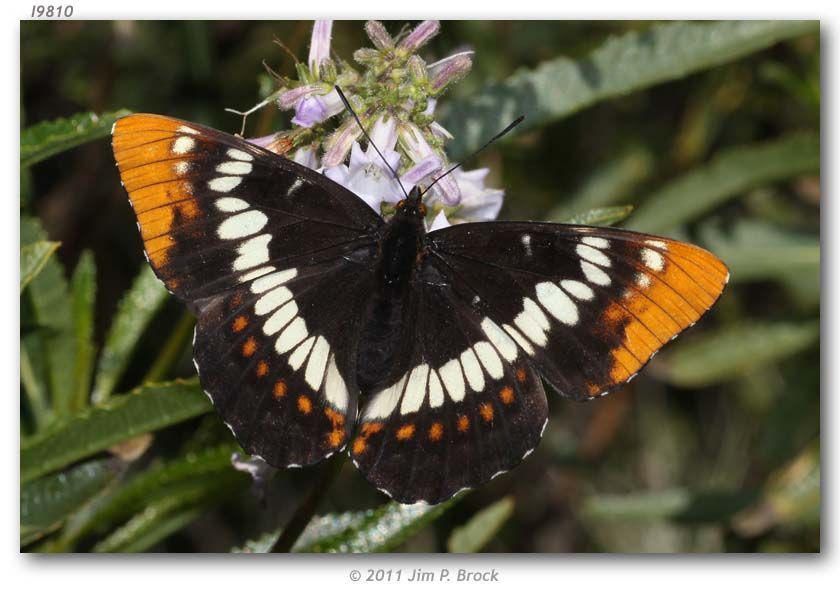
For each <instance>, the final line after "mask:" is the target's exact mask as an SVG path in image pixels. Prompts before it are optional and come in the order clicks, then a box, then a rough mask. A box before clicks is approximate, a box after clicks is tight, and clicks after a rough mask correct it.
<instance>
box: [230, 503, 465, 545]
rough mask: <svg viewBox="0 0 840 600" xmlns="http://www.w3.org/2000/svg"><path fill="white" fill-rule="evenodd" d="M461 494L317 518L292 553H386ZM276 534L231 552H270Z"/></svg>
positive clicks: (432, 519)
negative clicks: (434, 501)
mask: <svg viewBox="0 0 840 600" xmlns="http://www.w3.org/2000/svg"><path fill="white" fill-rule="evenodd" d="M462 497H463V494H459V495H457V496H455V497H454V498H450V499H449V500H447V501H446V502H442V503H441V504H436V505H434V506H430V505H428V504H422V503H420V504H400V503H398V502H388V503H387V504H383V505H382V506H380V507H378V508H372V509H369V510H366V511H359V512H344V513H330V514H328V515H324V516H322V517H317V518H315V519H312V521H310V523H309V524H308V525H307V526H306V529H305V530H304V531H303V533H302V534H301V536H300V537H299V538H298V539H297V541H296V542H295V545H294V546H293V547H292V552H330V553H368V552H390V551H392V550H394V549H395V548H397V547H398V546H399V545H400V544H402V543H403V542H405V541H406V540H407V539H408V538H409V537H411V536H412V535H414V534H415V533H417V532H418V531H420V530H421V529H423V528H424V527H425V526H427V525H429V524H430V523H432V522H434V521H435V520H436V519H437V518H438V517H440V516H441V515H442V514H443V513H444V512H446V510H448V509H449V508H450V507H451V506H452V505H453V504H455V503H456V502H458V501H459V500H460V499H461V498H462ZM279 537H280V531H273V532H268V533H265V534H263V535H262V536H260V537H259V538H258V539H256V540H250V541H248V542H246V543H245V544H244V545H243V546H242V547H241V548H234V549H233V550H232V552H247V553H264V552H271V549H272V548H273V547H274V544H275V543H276V542H277V539H278V538H279Z"/></svg>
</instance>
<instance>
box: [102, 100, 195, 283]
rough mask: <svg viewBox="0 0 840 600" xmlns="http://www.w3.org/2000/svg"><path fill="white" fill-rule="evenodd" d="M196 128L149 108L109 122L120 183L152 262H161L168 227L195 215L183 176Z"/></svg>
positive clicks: (166, 248) (169, 240) (159, 264)
mask: <svg viewBox="0 0 840 600" xmlns="http://www.w3.org/2000/svg"><path fill="white" fill-rule="evenodd" d="M199 133H200V132H199V131H198V130H197V129H196V128H195V127H193V126H192V125H191V124H189V123H187V122H185V121H181V120H178V119H173V118H170V117H163V116H160V115H151V114H143V113H140V114H133V115H129V116H127V117H123V118H121V119H119V120H117V121H116V122H115V123H114V127H113V148H114V157H115V158H116V160H117V167H118V169H119V171H120V178H121V181H122V184H123V187H124V188H125V189H126V191H127V192H128V196H129V201H130V202H131V206H132V208H133V209H134V212H135V215H136V216H137V223H138V225H139V227H140V233H141V235H142V237H143V242H144V246H145V250H146V255H147V256H148V258H149V262H151V263H152V266H154V267H157V268H158V269H160V268H162V267H163V266H165V264H166V262H167V260H168V254H169V248H171V247H172V246H173V244H174V240H173V239H172V237H171V233H172V231H173V229H175V228H177V227H179V226H180V225H183V224H185V223H187V222H189V221H192V220H194V219H196V218H197V217H199V216H200V214H201V211H200V209H199V206H198V203H197V202H196V200H195V197H194V196H193V189H192V185H191V183H190V181H189V172H190V159H191V157H192V156H193V154H192V152H193V150H194V149H195V147H196V145H197V142H196V137H195V136H197V135H198V134H199Z"/></svg>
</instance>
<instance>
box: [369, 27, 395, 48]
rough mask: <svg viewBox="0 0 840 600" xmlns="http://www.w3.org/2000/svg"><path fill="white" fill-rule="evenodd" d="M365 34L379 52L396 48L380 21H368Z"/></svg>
mask: <svg viewBox="0 0 840 600" xmlns="http://www.w3.org/2000/svg"><path fill="white" fill-rule="evenodd" d="M365 32H366V33H367V35H368V37H369V38H370V41H371V42H373V45H374V46H376V48H377V50H387V49H389V48H393V47H394V40H393V38H392V37H391V34H389V33H388V30H387V29H385V26H384V25H383V24H382V23H380V22H379V21H368V22H367V23H365Z"/></svg>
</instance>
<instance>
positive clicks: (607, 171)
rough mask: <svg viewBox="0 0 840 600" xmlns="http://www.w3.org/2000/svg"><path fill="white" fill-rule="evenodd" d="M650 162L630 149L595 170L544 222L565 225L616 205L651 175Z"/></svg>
mask: <svg viewBox="0 0 840 600" xmlns="http://www.w3.org/2000/svg"><path fill="white" fill-rule="evenodd" d="M653 167H654V160H653V156H652V155H651V153H650V151H648V150H647V149H646V148H640V147H633V148H630V149H629V150H627V151H626V152H624V153H622V154H621V155H619V156H618V157H616V158H614V159H612V160H610V161H609V162H607V163H606V164H605V165H603V166H601V167H600V168H598V169H597V170H596V171H595V172H594V173H593V174H592V175H590V176H589V178H588V179H587V180H586V181H585V182H584V183H583V185H581V186H580V188H579V189H578V190H577V191H576V192H575V193H574V194H573V195H572V196H570V197H569V198H567V199H564V200H562V201H560V202H559V203H558V206H557V207H556V208H555V209H553V210H552V211H551V212H550V213H549V214H548V216H547V218H546V220H547V221H557V222H560V223H566V222H568V219H569V218H572V217H574V215H579V214H581V213H584V212H587V211H589V210H591V209H593V208H601V207H603V206H609V205H612V204H618V203H619V202H620V201H621V200H622V199H624V198H626V197H627V196H628V195H629V193H630V192H631V191H632V190H633V189H634V188H635V187H636V186H638V185H639V184H640V183H641V182H642V181H644V180H645V179H647V178H648V177H650V175H651V174H652V173H653Z"/></svg>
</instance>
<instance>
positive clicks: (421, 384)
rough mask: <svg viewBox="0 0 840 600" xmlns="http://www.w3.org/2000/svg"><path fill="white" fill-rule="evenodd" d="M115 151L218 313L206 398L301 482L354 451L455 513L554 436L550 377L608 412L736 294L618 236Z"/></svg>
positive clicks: (147, 124)
mask: <svg viewBox="0 0 840 600" xmlns="http://www.w3.org/2000/svg"><path fill="white" fill-rule="evenodd" d="M113 150H114V155H115V158H116V161H117V166H118V168H119V171H120V175H121V179H122V183H123V186H124V187H125V189H126V190H127V192H128V196H129V199H130V202H131V205H132V207H133V209H134V212H135V214H136V217H137V223H138V228H139V230H140V234H141V236H142V239H143V245H144V248H145V255H146V258H147V260H148V261H149V263H150V264H151V267H152V269H153V270H154V272H155V273H156V274H157V276H158V277H159V278H160V279H161V280H162V281H163V283H164V284H165V285H166V287H167V288H168V289H169V291H170V292H171V293H172V294H174V295H175V296H176V297H177V298H179V299H180V300H182V301H184V302H185V303H186V304H187V305H188V306H189V308H190V309H191V310H192V311H193V312H194V313H195V314H196V315H197V324H196V330H195V338H194V344H193V346H194V363H195V367H196V369H197V371H198V374H199V379H200V382H201V386H202V387H203V389H204V390H205V392H206V393H207V395H208V396H209V397H210V399H211V401H212V402H213V404H214V406H215V409H216V411H218V413H219V415H220V416H221V418H222V419H223V420H224V422H225V423H226V424H227V425H228V426H229V428H230V430H231V431H232V432H233V435H234V436H235V437H236V439H237V441H238V442H239V444H240V445H241V446H242V447H243V448H244V449H245V450H246V451H247V452H249V453H250V454H252V455H254V456H260V457H262V458H263V459H264V460H265V461H266V462H267V463H268V464H270V465H272V466H274V467H278V468H282V467H293V466H303V465H311V464H314V463H317V462H319V461H322V460H324V459H325V458H327V457H329V456H331V455H332V454H334V453H336V452H339V451H342V450H346V451H347V452H348V454H349V456H350V458H351V459H352V461H353V463H354V464H355V465H356V466H357V468H358V469H359V471H360V472H361V473H362V474H363V476H364V477H365V478H366V479H367V480H368V481H370V482H371V483H372V484H373V485H375V486H376V487H377V488H378V489H380V490H381V491H383V492H385V493H386V494H388V495H389V496H391V497H393V498H394V499H396V500H398V501H400V502H404V503H413V502H417V501H425V502H428V503H438V502H442V501H444V500H446V499H448V498H449V497H451V496H452V495H454V494H455V493H457V492H458V491H460V490H461V489H464V488H471V487H476V486H478V485H480V484H482V483H484V482H486V481H488V480H490V479H492V478H493V477H495V476H496V475H498V474H500V473H503V472H505V471H508V470H510V469H512V468H513V467H515V466H516V465H517V464H518V463H520V462H521V461H522V460H523V459H524V458H525V457H527V456H528V455H529V454H530V453H531V452H532V451H533V450H534V449H535V447H536V446H537V444H538V443H539V440H540V438H541V436H542V433H543V430H544V429H545V426H546V424H547V422H548V406H547V403H546V395H545V391H544V388H543V384H542V380H545V381H546V382H548V384H549V385H550V386H551V387H552V388H554V389H555V390H556V391H557V392H558V393H559V394H560V395H561V396H564V397H568V398H574V399H588V398H593V397H596V396H602V395H604V394H606V393H608V392H610V391H611V390H613V389H615V388H616V387H618V386H620V385H621V384H623V383H626V382H628V381H630V380H631V379H632V378H633V377H634V376H635V375H636V374H637V373H638V372H639V370H640V369H641V368H642V367H643V366H644V365H645V364H646V363H647V362H648V361H649V360H650V359H651V358H652V357H653V355H654V354H656V352H657V351H658V350H659V349H660V348H661V347H662V346H663V345H664V344H666V343H668V342H669V341H670V340H672V339H674V337H676V336H677V335H678V334H679V333H680V332H681V331H683V330H684V329H686V328H688V327H690V326H692V325H693V324H694V323H695V322H696V321H697V320H698V319H699V318H700V317H701V316H702V315H703V314H704V313H705V312H706V311H707V310H709V308H710V307H711V306H712V305H713V304H714V303H715V302H716V300H717V299H718V297H719V296H720V295H721V293H722V292H723V289H724V286H725V285H726V283H727V282H728V279H729V273H728V271H727V268H726V267H725V265H724V264H723V263H722V262H721V261H720V260H718V259H717V258H716V257H715V256H713V255H712V254H711V253H709V252H707V251H706V250H703V249H701V248H698V247H696V246H693V245H690V244H687V243H683V242H679V241H675V240H671V239H667V238H663V237H657V236H652V235H644V234H641V233H634V232H630V231H624V230H620V229H613V228H600V227H587V226H577V225H563V224H556V223H539V222H500V221H497V222H480V223H465V224H458V225H453V226H450V227H446V228H443V229H439V230H435V231H432V232H427V231H426V228H425V225H424V217H425V211H426V208H425V206H424V204H423V201H422V193H421V192H420V190H419V189H417V188H415V189H413V190H411V191H410V192H409V193H408V194H407V196H406V198H404V199H403V200H402V201H400V202H399V203H398V204H397V205H396V211H395V214H394V216H393V217H392V218H391V219H390V220H388V221H387V222H386V221H385V220H383V218H382V217H381V216H380V215H379V214H378V213H377V212H375V211H374V210H373V209H371V208H370V207H369V206H368V205H367V204H366V203H365V202H364V201H362V200H361V199H360V198H358V197H357V196H356V195H355V194H353V193H352V192H351V191H349V190H347V189H346V188H344V187H342V186H341V185H339V184H338V183H336V182H334V181H332V180H330V179H329V178H327V177H326V176H324V175H321V174H319V173H318V172H316V171H313V170H311V169H308V168H306V167H304V166H301V165H299V164H297V163H295V162H292V161H290V160H288V159H286V158H284V157H282V156H280V155H278V154H275V153H273V152H270V151H268V150H266V149H263V148H261V147H258V146H255V145H252V144H250V143H248V142H247V141H245V140H243V139H241V138H239V137H236V136H233V135H229V134H226V133H223V132H220V131H216V130H213V129H210V128H208V127H204V126H201V125H196V124H193V123H188V122H185V121H180V120H177V119H173V118H169V117H163V116H156V115H149V114H135V115H131V116H128V117H124V118H122V119H120V120H119V121H118V122H117V123H116V124H115V126H114V130H113Z"/></svg>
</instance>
